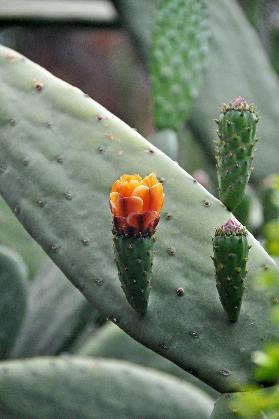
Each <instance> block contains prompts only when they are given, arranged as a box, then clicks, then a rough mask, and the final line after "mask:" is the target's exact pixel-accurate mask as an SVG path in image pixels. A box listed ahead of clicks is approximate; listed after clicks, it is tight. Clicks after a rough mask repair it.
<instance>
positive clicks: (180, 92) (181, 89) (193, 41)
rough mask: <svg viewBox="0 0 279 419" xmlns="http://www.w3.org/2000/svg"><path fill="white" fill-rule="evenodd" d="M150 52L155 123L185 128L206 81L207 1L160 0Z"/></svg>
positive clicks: (156, 11)
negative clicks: (203, 80)
mask: <svg viewBox="0 0 279 419" xmlns="http://www.w3.org/2000/svg"><path fill="white" fill-rule="evenodd" d="M155 4H156V7H155V22H154V29H153V36H152V48H151V53H150V61H151V66H150V68H151V81H152V93H153V106H154V110H153V113H154V122H155V125H156V127H157V128H159V129H164V128H172V129H174V130H177V129H179V128H181V126H182V125H183V123H184V121H185V119H186V117H188V115H189V111H190V110H191V105H192V101H193V98H195V97H197V95H198V93H199V89H200V86H201V82H202V76H203V70H204V62H205V57H206V53H207V51H208V30H207V13H206V6H205V1H204V0H174V1H173V0H156V1H155Z"/></svg>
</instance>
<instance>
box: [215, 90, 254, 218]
mask: <svg viewBox="0 0 279 419" xmlns="http://www.w3.org/2000/svg"><path fill="white" fill-rule="evenodd" d="M258 121H259V117H258V115H257V113H256V112H255V107H254V106H253V105H248V103H247V102H246V100H245V99H244V98H243V97H241V96H239V97H237V98H236V99H234V100H233V101H232V102H230V103H229V104H228V105H226V104H224V106H223V108H222V109H221V113H220V117H219V119H217V120H216V122H217V125H218V130H217V134H218V137H219V140H218V141H217V147H216V152H217V153H216V159H217V175H218V184H219V197H220V200H221V201H222V202H223V203H224V204H225V205H226V206H227V207H228V209H229V210H230V211H233V210H234V209H235V208H236V207H237V206H238V205H239V204H240V202H241V201H242V198H243V196H244V191H245V187H246V185H247V183H248V181H249V178H250V175H251V172H252V170H253V168H252V161H253V159H254V152H255V144H256V142H257V138H256V125H257V123H258Z"/></svg>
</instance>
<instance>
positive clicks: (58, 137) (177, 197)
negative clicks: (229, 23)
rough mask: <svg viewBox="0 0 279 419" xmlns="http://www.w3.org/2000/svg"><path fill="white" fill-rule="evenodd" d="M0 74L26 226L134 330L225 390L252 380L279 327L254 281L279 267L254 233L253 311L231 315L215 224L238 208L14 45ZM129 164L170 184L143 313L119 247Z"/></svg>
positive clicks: (2, 111)
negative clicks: (116, 199)
mask: <svg viewBox="0 0 279 419" xmlns="http://www.w3.org/2000/svg"><path fill="white" fill-rule="evenodd" d="M0 79H1V83H0V95H1V100H2V104H1V108H0V132H1V135H0V147H1V160H2V161H3V162H5V167H6V170H4V171H3V172H1V174H0V178H1V182H0V192H1V194H2V195H3V197H4V198H5V200H6V201H7V202H8V204H9V206H10V207H11V208H12V209H15V208H17V210H16V213H17V214H16V215H17V217H18V218H19V220H20V221H21V222H22V223H23V225H24V226H25V228H26V229H27V230H28V231H29V232H30V234H31V235H32V236H33V237H34V238H35V239H36V240H37V241H38V242H39V244H40V245H41V246H42V247H43V249H44V250H45V252H47V253H48V255H49V256H50V257H51V258H52V259H53V260H54V262H55V263H56V264H57V265H58V266H59V267H60V269H61V270H62V271H63V272H64V274H65V275H66V276H67V277H68V278H69V279H70V280H71V281H72V283H73V284H74V285H75V286H76V287H77V288H79V289H80V290H81V292H82V293H83V294H84V295H85V296H86V297H87V298H88V300H89V301H91V302H92V303H93V306H94V307H96V308H97V309H99V310H100V311H102V312H103V313H104V314H105V315H106V316H107V317H108V318H110V319H112V320H113V321H114V322H115V323H117V325H118V326H120V327H121V328H122V329H123V330H125V331H126V332H127V333H129V334H130V335H131V336H132V337H134V338H135V339H136V340H138V341H139V342H141V343H143V344H145V345H146V346H148V347H149V348H151V349H153V350H154V351H155V352H158V353H160V354H162V355H163V356H164V357H166V358H168V359H170V360H172V361H174V362H175V363H177V364H178V365H179V366H181V367H182V368H184V369H185V370H187V371H189V372H192V373H194V374H195V375H197V376H198V377H199V378H200V379H202V380H203V381H205V382H207V383H208V384H210V385H211V386H212V387H214V388H215V389H217V390H220V391H222V392H225V391H232V390H236V389H238V388H239V386H240V385H241V384H245V383H248V382H251V380H252V361H250V360H251V354H252V353H253V351H255V350H256V349H257V348H259V347H260V346H262V344H263V342H262V340H264V341H268V340H272V339H273V338H274V337H275V336H277V329H276V328H275V326H270V321H269V310H270V307H271V305H272V298H271V296H270V295H268V294H267V293H266V292H265V291H262V290H261V291H255V290H254V288H253V282H252V278H254V277H255V276H257V275H258V274H259V273H260V272H261V271H262V270H263V269H268V268H269V267H272V266H275V264H274V262H273V261H272V259H271V258H270V257H269V256H268V255H267V254H266V252H265V251H264V249H263V248H262V247H261V246H260V245H259V243H258V242H257V241H256V240H255V239H254V238H253V236H252V235H250V234H248V236H247V238H248V241H249V243H250V244H252V245H253V246H252V249H251V251H250V254H249V274H248V280H247V289H246V290H245V295H244V299H243V303H242V309H241V312H242V314H243V315H241V316H240V318H239V321H238V322H237V323H235V324H232V325H230V324H229V323H228V321H227V319H226V318H225V316H224V313H223V309H222V307H221V306H220V302H219V300H218V294H217V292H216V286H215V279H214V267H213V264H212V262H211V260H210V255H211V253H212V242H211V238H210V237H211V235H212V232H213V231H214V229H215V228H216V227H217V226H218V225H221V224H223V223H225V222H226V221H227V220H228V219H229V218H230V216H231V215H230V213H229V212H228V211H227V210H226V209H225V208H224V206H223V204H221V202H220V201H218V200H217V199H216V198H214V197H213V196H212V195H210V194H209V193H208V192H207V191H206V190H205V189H204V188H203V187H201V186H200V185H199V184H198V183H197V182H196V181H195V180H194V179H193V178H192V177H191V176H189V175H188V174H187V173H186V172H185V171H184V170H182V169H181V168H180V167H179V166H177V164H176V163H175V162H173V161H172V160H170V159H169V158H168V157H167V156H165V155H164V154H163V153H162V152H160V151H159V150H158V149H156V148H155V147H153V146H152V145H151V144H150V143H149V142H147V141H146V140H145V139H144V138H143V137H142V136H141V135H140V134H139V133H137V132H135V130H133V129H132V128H130V127H128V126H127V125H126V124H125V123H123V122H122V121H120V120H119V119H118V118H116V117H115V116H114V115H112V114H111V113H110V112H108V111H107V110H106V109H104V108H103V107H102V106H101V105H99V104H98V103H96V102H94V101H93V100H91V99H90V98H88V96H86V95H84V93H82V92H81V91H80V90H78V89H75V88H73V87H71V86H69V85H68V84H67V83H64V82H62V81H61V80H59V79H57V78H55V77H54V76H52V75H51V74H49V73H48V72H47V71H46V70H44V69H42V68H40V67H39V66H37V65H35V64H34V63H32V62H31V61H29V60H27V59H26V58H24V57H22V56H21V55H20V54H17V53H16V52H14V51H12V50H10V49H7V48H4V47H1V48H0ZM22 103H24V104H25V106H24V107H23V106H22ZM23 160H24V161H25V162H27V164H22V162H23ZM123 172H126V173H135V172H136V173H140V174H142V175H146V174H148V173H150V172H155V173H156V175H157V177H158V178H159V179H160V181H161V182H164V190H165V195H166V201H165V206H164V209H163V212H162V214H161V220H160V223H159V225H158V228H157V233H156V235H157V242H156V252H155V255H154V267H153V276H152V292H151V294H150V301H149V306H148V311H147V313H146V315H145V316H139V315H138V313H136V312H135V311H134V309H133V308H132V307H130V306H129V304H127V301H126V298H125V295H124V294H123V291H122V289H121V286H120V282H119V281H118V278H117V269H116V266H115V262H114V257H113V245H112V236H111V213H110V209H109V205H108V194H109V192H110V189H111V185H112V182H113V181H114V180H115V179H117V178H118V177H119V175H121V174H122V173H123ZM34 179H36V182H34ZM178 288H183V289H184V292H178V291H177V289H178ZM213 337H214V339H213ZM220 347H222V351H221V352H220ZM235 348H241V350H237V351H236V349H235ZM208 353H210V357H209V356H208Z"/></svg>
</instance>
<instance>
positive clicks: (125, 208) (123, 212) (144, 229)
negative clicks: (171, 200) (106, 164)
mask: <svg viewBox="0 0 279 419" xmlns="http://www.w3.org/2000/svg"><path fill="white" fill-rule="evenodd" d="M164 196H165V195H164V190H163V185H162V184H161V183H160V182H158V180H157V178H156V176H155V175H154V174H153V173H151V174H150V175H148V176H146V177H145V178H142V177H141V176H139V175H136V174H135V175H126V174H125V175H122V176H121V177H120V178H119V179H118V180H117V181H115V182H114V183H113V185H112V188H111V193H110V208H111V212H112V215H113V223H114V229H115V231H116V232H117V233H118V234H124V235H129V236H133V235H136V234H141V235H151V234H153V233H154V231H155V228H156V225H157V224H158V222H159V219H160V211H161V208H162V206H163V203H164Z"/></svg>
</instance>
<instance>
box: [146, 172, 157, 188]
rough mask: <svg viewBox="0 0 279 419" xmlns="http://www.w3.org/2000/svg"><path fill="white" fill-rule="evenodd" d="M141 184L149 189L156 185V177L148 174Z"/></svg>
mask: <svg viewBox="0 0 279 419" xmlns="http://www.w3.org/2000/svg"><path fill="white" fill-rule="evenodd" d="M143 183H144V185H146V186H148V187H149V188H151V187H152V186H154V185H156V184H157V183H158V180H157V178H156V175H155V174H154V173H150V175H148V176H146V177H145V178H144V179H143Z"/></svg>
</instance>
